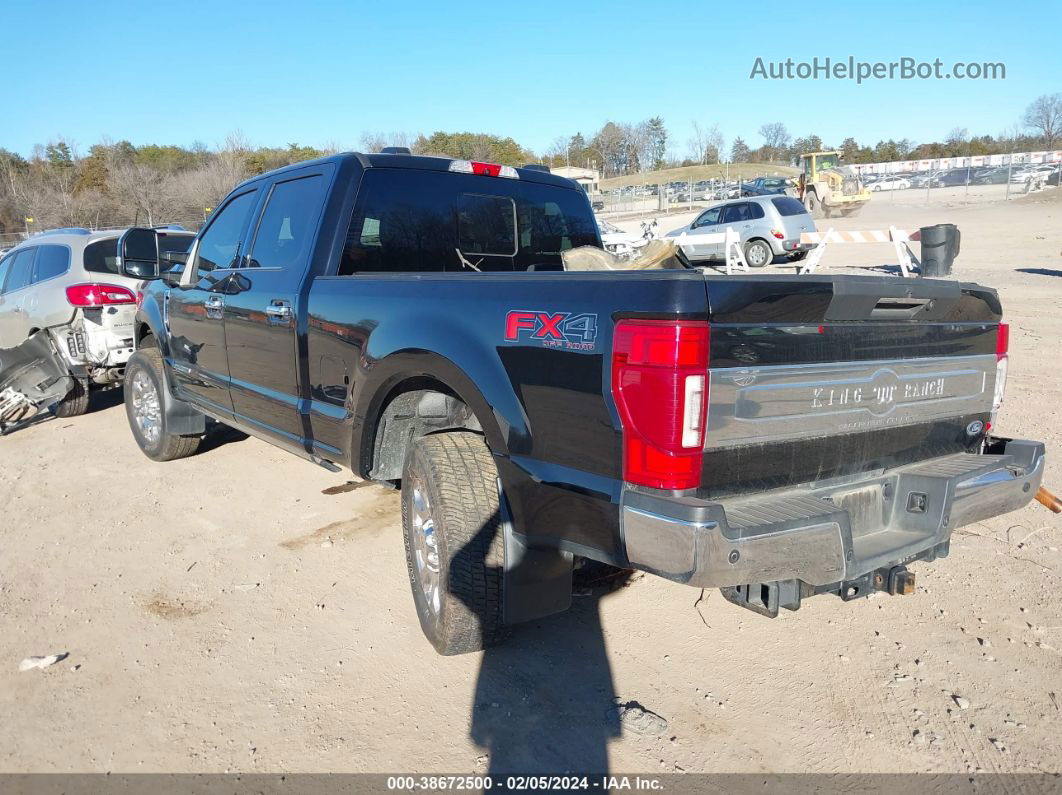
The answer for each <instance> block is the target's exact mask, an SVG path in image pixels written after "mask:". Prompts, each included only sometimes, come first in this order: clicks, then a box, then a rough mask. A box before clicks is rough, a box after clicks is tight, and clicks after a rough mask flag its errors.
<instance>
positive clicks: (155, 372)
mask: <svg viewBox="0 0 1062 795" xmlns="http://www.w3.org/2000/svg"><path fill="white" fill-rule="evenodd" d="M138 370H142V371H143V372H145V373H146V374H147V376H148V378H149V379H150V380H151V381H152V383H153V384H154V386H155V390H156V392H157V393H158V399H159V406H160V417H159V423H160V426H161V427H160V432H159V438H158V440H156V441H155V442H154V443H151V442H150V441H149V440H148V439H146V438H145V437H144V435H143V434H142V433H141V431H140V428H139V426H138V425H137V423H136V420H135V419H134V409H133V401H132V390H133V380H134V378H135V376H136V373H137V371H138ZM165 383H166V382H165V379H164V377H163V373H162V353H161V352H160V351H159V349H158V348H155V347H151V348H140V349H139V350H137V352H136V353H134V354H133V355H132V357H130V359H129V361H128V363H126V366H125V384H124V390H125V415H126V417H127V418H128V420H129V429H130V430H131V431H132V432H133V438H134V439H135V440H136V443H137V445H139V447H140V450H141V451H142V452H143V453H144V455H146V456H147V457H148V458H150V459H151V460H153V461H176V460H177V459H178V458H187V457H188V456H190V455H192V454H193V453H195V451H196V450H198V449H199V443H200V441H202V437H201V436H179V435H177V434H175V433H170V432H169V431H168V430H167V429H166V401H168V400H172V398H171V397H170V396H169V393H168V392H167V391H166V389H165Z"/></svg>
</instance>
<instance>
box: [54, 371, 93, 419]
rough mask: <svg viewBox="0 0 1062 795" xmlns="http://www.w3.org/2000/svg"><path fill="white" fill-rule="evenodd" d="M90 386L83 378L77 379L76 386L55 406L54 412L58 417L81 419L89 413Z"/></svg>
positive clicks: (75, 380)
mask: <svg viewBox="0 0 1062 795" xmlns="http://www.w3.org/2000/svg"><path fill="white" fill-rule="evenodd" d="M88 404H89V386H88V381H86V380H85V379H83V378H75V379H74V386H73V387H72V388H71V389H70V391H69V392H67V394H66V397H64V398H63V399H62V400H60V401H59V402H58V403H56V404H55V407H54V408H53V409H52V412H53V413H54V414H55V416H56V417H62V418H64V419H65V418H66V417H80V416H81V415H82V414H84V413H85V412H86V411H88Z"/></svg>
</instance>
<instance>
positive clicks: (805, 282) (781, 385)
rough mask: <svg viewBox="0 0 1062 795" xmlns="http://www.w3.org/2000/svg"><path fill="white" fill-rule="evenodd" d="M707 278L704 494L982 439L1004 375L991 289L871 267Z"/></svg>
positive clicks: (858, 468) (908, 458)
mask: <svg viewBox="0 0 1062 795" xmlns="http://www.w3.org/2000/svg"><path fill="white" fill-rule="evenodd" d="M707 284H708V296H709V305H710V318H709V319H710V321H711V356H710V373H709V410H708V418H707V433H706V441H705V456H704V470H703V478H702V492H703V495H704V496H707V497H721V496H727V495H735V494H741V493H745V492H750V491H764V490H768V489H773V488H782V487H785V486H790V485H796V484H800V483H808V482H812V481H822V480H827V479H830V478H836V477H841V476H845V475H852V474H856V473H861V472H870V471H874V470H883V469H890V468H893V467H896V466H903V465H906V464H910V463H913V462H916V461H920V460H924V459H928V458H933V457H939V456H943V455H948V454H950V453H958V452H962V451H964V450H967V449H971V448H972V447H973V446H974V445H977V444H980V442H981V440H982V438H983V436H984V432H985V431H986V429H987V425H988V423H989V422H990V420H991V416H992V412H993V402H994V393H995V387H996V382H997V372H998V371H1001V370H1002V371H1003V372H1004V373H1005V357H1000V356H998V355H997V348H998V345H999V339H1000V323H999V321H1000V307H999V301H998V298H997V296H996V294H995V292H994V291H992V290H988V289H985V288H983V287H980V286H976V285H968V284H960V283H957V282H948V281H935V280H926V279H918V280H907V279H895V278H882V277H863V276H833V277H817V278H816V277H812V278H808V277H800V278H794V279H779V278H778V277H777V276H775V277H760V276H741V277H707ZM1000 361H1003V363H1004V364H1003V365H1000ZM1000 380H1002V378H1001V379H1000Z"/></svg>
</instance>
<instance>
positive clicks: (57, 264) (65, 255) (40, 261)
mask: <svg viewBox="0 0 1062 795" xmlns="http://www.w3.org/2000/svg"><path fill="white" fill-rule="evenodd" d="M68 270H70V249H69V248H67V247H66V246H54V245H49V246H38V247H37V264H36V267H35V268H34V273H33V281H34V283H36V282H43V281H46V280H48V279H54V278H55V277H56V276H62V275H63V274H64V273H66V272H67V271H68Z"/></svg>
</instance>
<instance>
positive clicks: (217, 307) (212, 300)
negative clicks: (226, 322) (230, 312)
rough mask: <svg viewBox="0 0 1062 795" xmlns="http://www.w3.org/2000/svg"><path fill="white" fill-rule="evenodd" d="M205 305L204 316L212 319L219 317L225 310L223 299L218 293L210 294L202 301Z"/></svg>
mask: <svg viewBox="0 0 1062 795" xmlns="http://www.w3.org/2000/svg"><path fill="white" fill-rule="evenodd" d="M203 306H205V307H206V316H207V317H209V318H212V319H214V320H218V319H220V318H221V317H222V316H223V314H224V310H225V299H224V298H222V297H221V296H220V295H211V296H209V297H208V298H207V300H206V301H204V302H203Z"/></svg>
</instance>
